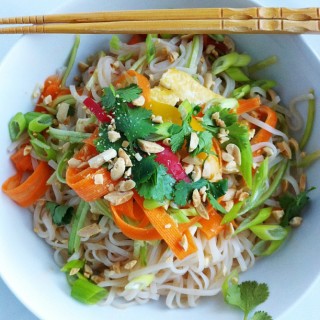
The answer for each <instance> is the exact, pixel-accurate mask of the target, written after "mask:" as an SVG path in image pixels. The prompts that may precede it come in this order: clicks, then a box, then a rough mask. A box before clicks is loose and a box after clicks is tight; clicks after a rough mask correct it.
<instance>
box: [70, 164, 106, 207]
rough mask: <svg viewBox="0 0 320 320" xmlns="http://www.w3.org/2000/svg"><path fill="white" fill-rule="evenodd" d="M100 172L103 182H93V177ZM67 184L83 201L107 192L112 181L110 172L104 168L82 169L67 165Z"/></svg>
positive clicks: (99, 196) (92, 199) (96, 197)
mask: <svg viewBox="0 0 320 320" xmlns="http://www.w3.org/2000/svg"><path fill="white" fill-rule="evenodd" d="M97 174H102V177H103V184H95V183H94V177H95V175H97ZM66 181H67V184H68V186H69V187H70V188H71V189H73V190H74V191H75V192H76V193H77V194H78V196H79V197H80V198H82V199H83V200H85V201H94V200H97V199H99V198H101V197H102V196H104V195H106V194H107V193H109V185H110V184H111V183H112V180H111V177H110V173H109V172H108V170H107V169H106V168H99V169H94V168H86V169H84V170H81V169H77V168H70V167H68V169H67V172H66Z"/></svg>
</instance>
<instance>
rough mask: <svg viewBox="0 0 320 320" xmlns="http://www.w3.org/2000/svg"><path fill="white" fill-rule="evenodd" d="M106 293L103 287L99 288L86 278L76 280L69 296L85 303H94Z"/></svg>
mask: <svg viewBox="0 0 320 320" xmlns="http://www.w3.org/2000/svg"><path fill="white" fill-rule="evenodd" d="M107 295H108V291H107V290H106V289H105V288H101V287H99V286H97V285H96V284H94V283H92V282H90V281H89V280H87V279H78V280H76V281H75V282H74V283H73V285H72V289H71V296H72V297H73V298H74V299H76V300H78V301H80V302H82V303H85V304H96V303H98V302H99V301H101V300H102V299H103V298H105V297H106V296H107Z"/></svg>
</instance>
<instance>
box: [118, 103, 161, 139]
mask: <svg viewBox="0 0 320 320" xmlns="http://www.w3.org/2000/svg"><path fill="white" fill-rule="evenodd" d="M151 115H152V112H151V111H150V110H147V109H144V108H128V107H127V106H124V107H123V108H119V109H116V110H115V123H116V128H117V130H118V131H120V132H122V133H123V134H124V135H125V136H126V137H127V140H128V141H129V142H130V143H132V142H134V141H135V140H136V139H143V138H146V137H147V136H149V135H150V134H151V133H154V132H155V131H156V129H155V127H154V125H153V123H152V121H151V120H150V118H151Z"/></svg>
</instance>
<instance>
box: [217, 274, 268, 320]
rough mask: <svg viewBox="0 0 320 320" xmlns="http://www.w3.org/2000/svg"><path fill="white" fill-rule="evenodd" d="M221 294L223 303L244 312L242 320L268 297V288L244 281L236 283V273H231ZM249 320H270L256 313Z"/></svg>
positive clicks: (266, 316)
mask: <svg viewBox="0 0 320 320" xmlns="http://www.w3.org/2000/svg"><path fill="white" fill-rule="evenodd" d="M222 293H223V296H224V299H225V301H226V302H227V303H228V304H230V305H232V306H236V307H238V308H240V309H241V310H242V311H243V312H244V319H248V315H249V313H250V312H251V311H253V310H254V309H255V308H256V307H257V306H258V305H260V304H261V303H263V302H265V301H266V300H267V299H268V297H269V288H268V286H267V285H266V284H265V283H258V282H256V281H245V282H242V283H238V273H237V272H236V271H233V272H232V273H231V274H230V275H229V276H228V277H227V278H226V280H225V281H224V283H223V285H222ZM251 320H272V318H271V317H270V316H269V315H268V314H267V313H266V312H262V311H259V312H256V313H255V314H254V316H253V318H252V319H251Z"/></svg>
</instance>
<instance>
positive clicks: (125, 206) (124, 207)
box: [117, 198, 136, 220]
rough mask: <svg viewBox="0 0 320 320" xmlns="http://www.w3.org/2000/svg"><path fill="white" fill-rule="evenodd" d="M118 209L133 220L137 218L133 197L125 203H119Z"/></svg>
mask: <svg viewBox="0 0 320 320" xmlns="http://www.w3.org/2000/svg"><path fill="white" fill-rule="evenodd" d="M117 211H118V212H120V214H121V215H124V216H126V217H128V218H130V219H132V220H136V216H135V215H134V211H133V198H131V199H130V200H128V201H127V202H125V203H122V204H119V205H117Z"/></svg>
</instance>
